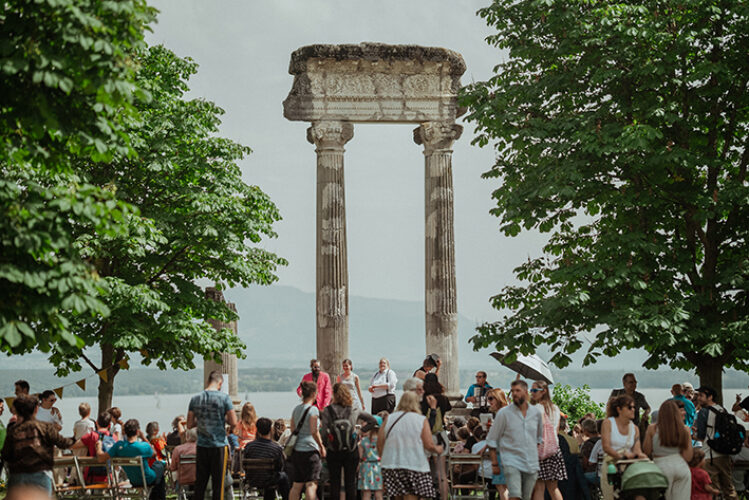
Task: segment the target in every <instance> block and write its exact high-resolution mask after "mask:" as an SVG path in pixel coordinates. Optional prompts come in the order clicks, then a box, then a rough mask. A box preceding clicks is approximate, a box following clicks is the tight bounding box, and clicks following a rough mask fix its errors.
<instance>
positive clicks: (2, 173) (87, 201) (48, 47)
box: [0, 0, 154, 354]
mask: <svg viewBox="0 0 749 500" xmlns="http://www.w3.org/2000/svg"><path fill="white" fill-rule="evenodd" d="M153 15H154V11H153V9H151V8H149V7H148V6H147V5H146V3H145V1H143V0H122V1H118V2H103V1H95V0H47V1H36V2H31V1H28V0H6V1H4V2H2V8H0V40H2V41H0V352H6V353H8V354H11V353H23V352H28V351H30V350H33V349H34V348H38V349H40V350H42V351H45V352H46V351H49V349H50V348H51V346H52V345H55V344H58V343H61V342H62V343H66V344H68V345H81V341H80V339H78V338H77V337H76V336H75V334H74V331H73V330H72V328H71V321H72V319H71V318H74V317H86V318H97V317H101V316H105V315H106V314H108V312H109V311H108V309H107V307H106V305H105V303H104V302H103V301H102V300H100V299H99V298H98V296H99V295H100V294H101V293H103V292H104V290H105V286H106V285H105V283H104V282H103V281H102V280H100V279H99V277H98V276H97V274H96V272H95V269H94V267H93V266H92V265H91V263H90V262H87V261H86V260H85V259H84V258H83V256H82V255H81V248H80V246H79V242H77V241H76V239H75V237H74V236H73V235H74V234H75V233H76V232H77V231H80V228H81V227H87V228H88V229H89V230H90V231H91V232H92V234H97V235H106V236H110V237H111V236H115V235H116V234H121V233H122V232H123V231H124V230H125V227H124V225H123V220H124V217H125V216H127V215H133V213H134V212H133V209H132V207H129V206H127V205H125V204H122V203H120V202H118V201H117V199H116V198H115V197H114V195H113V193H111V192H110V191H108V190H106V189H102V188H101V187H96V186H93V185H91V184H88V183H87V182H85V180H83V179H81V178H80V177H79V176H78V175H76V172H75V169H74V168H73V166H72V162H73V161H75V160H76V159H81V158H85V159H88V160H90V161H104V160H107V159H109V158H111V157H112V155H113V154H115V153H118V154H121V155H127V154H130V153H131V152H132V150H131V149H130V147H129V144H128V140H127V136H126V135H125V134H124V131H123V122H124V120H125V119H127V118H128V117H129V116H130V115H131V114H132V113H133V112H134V108H133V102H134V101H135V100H136V99H147V94H145V93H144V92H141V91H139V90H138V88H137V87H135V86H134V85H133V64H132V61H131V57H130V54H131V53H132V51H133V50H136V49H138V48H141V47H143V46H144V42H143V32H144V29H145V26H146V25H147V23H149V22H150V21H151V20H152V19H153Z"/></svg>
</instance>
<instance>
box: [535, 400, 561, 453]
mask: <svg viewBox="0 0 749 500" xmlns="http://www.w3.org/2000/svg"><path fill="white" fill-rule="evenodd" d="M542 415H543V419H544V442H543V443H541V444H539V445H538V458H539V459H540V460H544V459H546V458H549V457H550V456H552V455H554V454H555V453H556V452H558V451H559V438H558V437H557V430H556V429H555V428H554V423H553V422H552V421H551V419H550V418H549V417H548V416H547V415H546V412H545V411H544V412H543V414H542Z"/></svg>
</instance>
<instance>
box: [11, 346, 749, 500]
mask: <svg viewBox="0 0 749 500" xmlns="http://www.w3.org/2000/svg"><path fill="white" fill-rule="evenodd" d="M441 365H442V362H441V360H440V359H439V357H438V356H436V355H430V356H428V357H427V358H426V359H425V360H424V362H423V363H422V366H421V367H419V368H418V369H417V370H416V371H415V372H414V373H413V376H412V377H411V378H409V379H407V380H406V381H405V382H404V383H403V393H402V395H401V396H400V398H399V399H398V400H397V401H396V391H395V389H396V386H397V383H398V379H397V376H396V374H395V372H394V371H393V370H392V369H390V365H389V362H388V360H387V359H385V358H383V359H381V360H380V361H379V366H378V370H377V371H376V372H375V373H373V374H372V376H371V377H369V383H368V385H366V379H364V380H360V378H359V376H358V375H357V374H356V373H354V371H353V363H352V362H351V360H348V359H347V360H344V362H343V364H342V367H341V373H340V374H338V375H336V376H335V377H331V376H330V375H329V374H327V373H325V372H323V371H322V369H321V364H320V362H319V361H318V360H312V361H311V362H310V372H309V373H307V374H305V375H304V376H303V378H302V380H301V382H300V383H299V386H298V388H297V394H298V395H299V397H300V403H299V404H298V405H297V406H296V407H294V408H293V409H291V412H290V425H287V424H286V421H285V420H284V419H277V420H275V421H273V420H271V419H269V418H265V417H258V413H257V411H256V409H255V407H254V406H253V405H252V404H251V403H250V402H246V403H245V404H244V405H242V406H241V408H240V409H239V411H235V408H234V405H233V403H232V401H231V399H230V397H229V396H228V394H226V392H223V391H222V385H223V383H224V378H223V376H222V375H221V374H220V373H219V372H212V373H210V374H209V376H208V378H207V385H206V387H205V390H204V391H202V392H201V393H199V394H197V395H195V396H194V397H192V399H191V400H190V402H189V405H188V408H187V414H186V416H185V415H178V416H177V417H175V418H174V420H173V421H172V423H171V427H172V428H171V430H170V431H169V432H168V433H166V432H161V429H160V428H159V424H158V423H157V422H149V423H147V424H146V426H145V432H143V431H142V430H141V424H140V422H139V421H138V420H136V419H127V420H125V421H123V413H122V411H121V410H120V409H119V408H116V407H115V408H110V409H108V410H107V411H105V412H102V413H100V414H99V415H98V416H97V418H96V420H93V419H92V416H91V408H90V406H89V405H88V404H87V403H82V404H81V405H80V406H79V416H80V419H79V420H77V421H76V422H75V423H74V425H73V435H72V437H66V436H63V435H62V434H61V431H62V428H63V427H62V415H61V414H60V412H59V410H58V409H57V408H56V407H55V406H54V405H55V402H56V395H55V393H54V392H52V391H44V392H42V393H41V394H34V395H32V394H30V388H29V384H28V383H27V382H25V381H23V380H19V381H18V382H16V385H15V390H16V398H15V400H14V401H13V409H12V411H13V417H12V418H11V420H10V422H9V425H8V427H7V429H0V448H2V454H1V455H0V456H1V457H2V460H3V461H4V463H5V466H6V470H7V472H8V487H9V488H10V489H11V490H12V489H13V488H20V487H24V488H28V487H36V488H39V489H40V490H43V491H45V492H47V493H51V492H52V491H53V488H52V486H53V484H54V483H60V482H62V481H65V478H64V477H57V476H56V475H53V473H52V471H53V463H54V457H55V456H59V455H60V453H61V452H62V450H68V449H70V450H71V452H72V453H73V454H75V455H79V456H93V457H97V459H98V460H99V461H100V462H102V464H104V462H106V461H107V460H108V459H109V458H112V457H142V459H143V469H144V471H145V480H146V483H147V485H148V486H149V487H150V490H151V498H152V499H153V500H162V499H165V498H166V492H167V483H169V484H170V485H173V486H174V487H175V489H176V490H177V491H180V490H181V489H183V488H189V491H190V493H191V495H192V496H193V498H204V496H205V494H206V491H207V489H208V487H209V485H210V490H211V492H212V493H211V495H212V498H213V499H214V500H218V499H221V498H224V497H227V498H231V497H230V496H228V495H231V487H232V476H233V475H234V476H237V475H238V473H240V472H244V479H243V480H244V481H246V482H247V483H248V484H251V485H252V486H253V487H256V488H258V489H260V490H261V491H262V492H263V494H264V497H265V498H266V500H272V499H273V498H276V495H279V496H281V497H282V498H283V500H289V499H290V500H299V499H300V498H301V496H302V494H304V496H305V498H306V499H307V500H315V499H316V498H317V496H318V487H319V485H327V490H326V491H327V492H328V495H329V497H330V498H333V499H335V500H339V498H340V499H343V498H345V499H346V500H354V499H356V498H358V497H361V498H362V500H370V499H371V497H372V496H373V495H374V497H375V500H382V498H383V497H384V496H387V497H389V498H396V499H401V498H403V499H405V498H409V499H410V498H413V497H424V498H436V497H439V498H443V499H447V498H449V491H450V485H449V482H448V477H449V476H450V473H452V474H453V475H455V476H456V477H458V478H461V477H463V478H465V479H464V480H462V481H461V482H467V481H470V480H474V481H475V480H480V481H482V482H483V483H485V484H486V488H488V490H489V496H490V498H491V499H492V500H494V499H496V498H499V499H500V500H508V499H523V500H531V499H533V500H541V499H543V498H544V497H545V495H547V496H548V497H550V498H551V499H552V500H562V499H572V498H574V499H578V498H585V499H588V498H593V497H592V496H591V495H600V497H602V498H604V499H607V500H608V499H613V498H615V489H616V488H617V483H616V481H614V480H612V478H613V477H614V476H615V475H617V474H620V472H621V470H620V469H618V468H617V467H615V465H617V464H618V465H621V464H623V463H630V462H631V463H634V462H635V461H636V460H637V459H652V462H653V463H654V464H655V466H657V468H658V469H659V470H660V472H661V474H662V475H663V477H664V478H665V479H666V481H667V484H668V487H667V490H666V492H665V496H666V499H667V500H685V499H689V498H691V499H698V500H699V499H707V498H713V495H718V494H720V495H722V498H724V499H735V498H738V497H737V494H736V491H735V489H734V484H733V481H732V476H731V473H732V463H733V462H732V460H734V459H736V458H737V457H738V458H739V459H741V460H745V461H746V460H749V438H745V441H744V443H743V447H742V448H741V449H740V450H739V453H736V454H731V453H726V449H724V446H723V445H724V443H723V442H722V440H723V441H725V438H720V437H719V434H720V433H721V432H726V431H725V429H728V428H727V427H725V425H729V424H730V419H726V418H724V416H725V415H732V414H733V413H735V414H736V415H737V416H739V417H740V419H743V420H745V421H749V397H748V398H746V399H744V400H740V399H739V398H737V400H736V402H735V404H734V405H733V407H732V408H731V410H730V412H729V411H728V410H727V409H724V408H722V407H721V406H720V405H718V404H717V402H716V398H717V393H716V391H715V390H714V389H713V388H711V387H707V386H703V387H700V388H699V389H697V390H696V391H695V390H694V388H693V386H692V385H691V384H689V383H684V384H675V385H674V386H673V387H672V389H671V394H672V396H673V397H672V398H670V399H668V400H666V401H664V402H663V404H661V405H660V407H659V408H658V410H656V411H651V407H650V405H649V404H648V402H647V400H646V398H645V397H644V396H643V394H641V393H640V392H638V391H637V390H636V389H637V381H636V379H635V376H634V375H633V374H626V375H625V376H624V377H623V387H622V388H621V389H616V390H614V391H612V393H611V396H610V399H609V401H608V405H607V415H606V418H602V419H598V418H597V416H596V415H595V414H593V413H590V414H587V415H585V416H584V417H583V418H581V419H580V420H579V421H577V422H568V418H567V415H565V414H564V413H563V412H562V411H560V409H559V408H558V407H557V406H556V405H555V404H554V403H553V401H552V397H551V396H552V395H551V390H552V389H551V388H550V386H549V385H548V384H547V382H545V381H543V380H537V381H533V382H532V384H531V385H530V387H529V385H528V383H527V382H526V381H524V380H522V379H520V378H519V377H518V378H517V379H516V380H514V381H513V382H512V383H511V385H510V387H509V391H508V392H505V391H504V390H503V389H500V388H494V387H492V386H491V384H490V383H489V382H488V380H487V373H486V372H484V371H479V372H477V373H476V382H475V383H474V384H472V385H471V386H470V387H469V388H468V391H467V392H466V395H465V397H464V401H465V402H466V403H468V404H469V405H470V406H471V408H469V410H467V412H466V411H464V412H463V415H464V416H465V417H462V416H458V417H456V416H454V415H453V413H454V412H452V410H453V407H452V404H451V400H450V399H449V398H448V397H447V396H446V395H445V388H444V387H443V386H442V384H441V383H440V381H439V372H440V368H441ZM333 380H335V381H333ZM363 385H366V387H365V389H364V391H362V386H363ZM367 391H368V392H369V393H370V398H369V400H365V398H364V397H363V394H362V393H363V392H364V393H366V392H367ZM454 402H455V400H454V399H453V403H454ZM367 409H369V412H367ZM3 410H4V408H3V402H2V400H0V415H1V414H2V412H3ZM725 422H728V423H725ZM729 433H730V432H729ZM743 436H745V434H744V435H743ZM721 439H722V440H721ZM2 441H4V444H3V442H2ZM449 453H454V454H459V453H468V454H472V455H479V456H481V457H483V460H482V463H481V465H480V466H477V467H474V468H471V467H462V468H461V469H460V470H452V471H451V470H450V463H449V461H448V459H447V458H448V454H449ZM732 455H734V456H733V457H732ZM186 457H193V459H192V460H188V459H187V458H186ZM245 459H247V460H249V459H265V460H269V461H271V462H272V464H273V467H272V468H262V469H258V470H254V469H251V468H248V469H245V468H244V467H243V461H244V462H247V460H245ZM123 469H124V471H123V473H124V474H125V475H126V476H127V479H128V480H129V481H130V483H131V484H132V485H133V486H141V485H142V482H143V480H142V476H141V473H140V468H131V467H124V468H123ZM0 470H2V467H1V466H0ZM107 473H108V471H107V468H106V466H105V465H102V466H101V467H95V466H92V467H87V468H86V470H85V472H84V475H85V481H86V482H87V483H97V482H106V481H107ZM169 474H171V476H169ZM610 476H611V477H610ZM470 478H473V479H470Z"/></svg>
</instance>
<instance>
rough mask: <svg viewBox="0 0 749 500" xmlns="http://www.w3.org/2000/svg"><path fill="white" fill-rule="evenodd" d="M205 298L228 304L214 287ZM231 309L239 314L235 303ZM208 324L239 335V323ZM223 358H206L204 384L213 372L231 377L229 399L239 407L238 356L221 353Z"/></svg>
mask: <svg viewBox="0 0 749 500" xmlns="http://www.w3.org/2000/svg"><path fill="white" fill-rule="evenodd" d="M205 296H206V298H208V299H211V300H213V301H214V302H226V300H225V299H224V294H223V293H222V292H221V290H217V289H216V288H214V287H212V286H211V287H208V288H206V289H205ZM227 306H228V307H229V309H231V310H232V311H234V312H237V307H236V305H235V304H234V303H233V302H229V303H228V304H227ZM208 322H209V323H210V324H211V326H212V327H213V328H214V329H215V330H216V331H219V330H223V329H224V328H228V329H229V330H231V331H232V332H234V335H236V334H237V322H236V321H231V322H229V323H225V322H223V321H215V320H208ZM220 356H221V362H220V363H218V362H216V361H214V360H213V359H208V358H206V359H205V360H204V361H203V383H204V384H205V382H207V381H208V374H209V373H211V372H212V371H214V370H216V371H220V372H221V373H225V374H227V375H229V397H231V400H232V402H233V403H234V406H235V407H237V406H238V405H239V403H240V402H241V400H240V399H239V394H238V393H239V370H238V367H237V356H236V355H234V354H227V353H224V352H222V353H220Z"/></svg>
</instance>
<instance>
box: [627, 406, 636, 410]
mask: <svg viewBox="0 0 749 500" xmlns="http://www.w3.org/2000/svg"><path fill="white" fill-rule="evenodd" d="M627 408H629V409H630V410H634V409H635V405H629V406H627Z"/></svg>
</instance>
